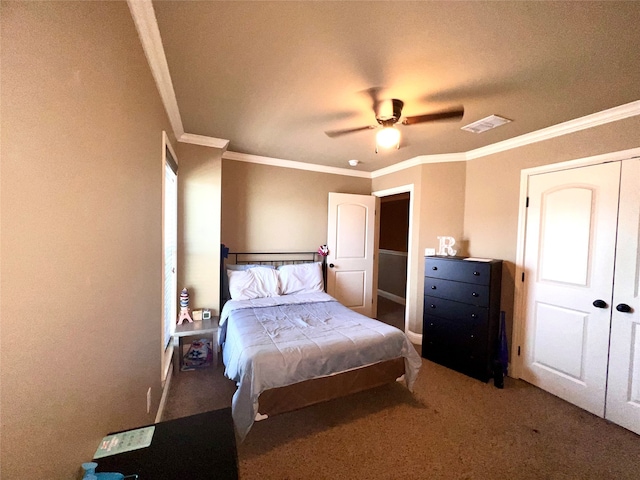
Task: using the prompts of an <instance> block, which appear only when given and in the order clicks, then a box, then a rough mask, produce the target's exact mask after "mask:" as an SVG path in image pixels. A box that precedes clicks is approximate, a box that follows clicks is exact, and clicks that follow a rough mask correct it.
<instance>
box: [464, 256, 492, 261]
mask: <svg viewBox="0 0 640 480" xmlns="http://www.w3.org/2000/svg"><path fill="white" fill-rule="evenodd" d="M463 260H469V261H471V262H490V261H491V259H490V258H476V257H467V258H463Z"/></svg>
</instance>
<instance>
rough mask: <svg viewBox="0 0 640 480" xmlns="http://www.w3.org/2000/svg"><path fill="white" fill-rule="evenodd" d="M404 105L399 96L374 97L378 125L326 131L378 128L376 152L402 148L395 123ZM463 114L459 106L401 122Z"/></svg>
mask: <svg viewBox="0 0 640 480" xmlns="http://www.w3.org/2000/svg"><path fill="white" fill-rule="evenodd" d="M402 107H404V102H403V101H402V100H398V99H397V98H392V99H391V100H386V101H381V102H379V101H378V100H377V98H374V102H373V110H374V112H375V114H376V121H377V122H378V125H367V126H363V127H355V128H345V129H341V130H328V131H326V132H324V133H325V134H326V135H327V136H328V137H330V138H335V137H340V136H342V135H346V134H349V133H355V132H361V131H363V130H372V129H376V128H377V129H379V130H378V133H377V134H376V153H378V147H383V148H391V147H393V146H395V147H396V148H400V131H399V130H398V129H397V128H395V124H396V123H398V121H399V120H400V118H401V116H402ZM463 115H464V107H462V106H459V107H455V108H452V109H449V110H441V111H438V112H432V113H425V114H423V115H415V116H411V117H404V119H403V120H402V122H401V123H402V125H414V124H416V123H426V122H436V121H438V120H451V119H460V118H462V116H463ZM380 127H382V128H380Z"/></svg>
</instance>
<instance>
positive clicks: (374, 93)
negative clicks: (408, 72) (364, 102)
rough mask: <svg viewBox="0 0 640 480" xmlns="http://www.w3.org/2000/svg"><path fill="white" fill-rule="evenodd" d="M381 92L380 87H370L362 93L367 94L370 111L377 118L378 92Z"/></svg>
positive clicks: (378, 107) (378, 106) (378, 108)
mask: <svg viewBox="0 0 640 480" xmlns="http://www.w3.org/2000/svg"><path fill="white" fill-rule="evenodd" d="M382 90H383V88H382V87H371V88H367V89H366V90H363V93H365V94H367V95H368V96H369V98H370V99H371V109H372V110H373V113H374V115H375V116H376V117H377V116H378V113H380V112H379V110H380V92H381V91H382Z"/></svg>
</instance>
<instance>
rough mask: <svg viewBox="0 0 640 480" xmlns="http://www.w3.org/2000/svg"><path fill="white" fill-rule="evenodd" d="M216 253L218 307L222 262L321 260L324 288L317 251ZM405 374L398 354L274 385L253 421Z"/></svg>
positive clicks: (275, 263)
mask: <svg viewBox="0 0 640 480" xmlns="http://www.w3.org/2000/svg"><path fill="white" fill-rule="evenodd" d="M220 252H221V255H220V286H221V287H220V305H221V306H220V308H221V309H222V305H224V303H225V302H226V300H228V299H226V298H224V296H225V295H226V294H225V293H224V292H223V279H225V282H226V265H227V263H229V264H255V265H273V266H276V267H278V266H280V265H292V264H300V263H313V262H318V261H322V267H323V268H322V271H323V276H324V280H325V289H326V278H327V277H326V264H325V262H324V258H325V257H323V256H321V255H320V254H318V252H278V253H274V252H268V253H260V252H230V251H229V249H228V248H227V247H225V245H221V250H220ZM404 373H405V368H404V358H403V357H398V358H394V359H392V360H387V361H385V362H380V363H376V364H374V365H369V366H366V367H361V368H357V369H354V370H350V371H348V372H344V373H339V374H336V375H331V376H329V377H322V378H316V379H312V380H306V381H303V382H299V383H295V384H293V385H288V386H286V387H280V388H274V389H271V390H266V391H264V392H262V394H261V395H260V399H259V415H258V417H257V418H256V420H262V419H264V418H266V417H269V416H272V415H277V414H279V413H284V412H290V411H292V410H297V409H299V408H303V407H308V406H311V405H315V404H317V403H321V402H326V401H328V400H333V399H335V398H339V397H344V396H346V395H350V394H352V393H357V392H361V391H364V390H369V389H371V388H375V387H379V386H382V385H385V384H387V383H393V382H395V381H396V380H398V379H399V378H400V377H402V376H403V375H404Z"/></svg>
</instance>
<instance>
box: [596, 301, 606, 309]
mask: <svg viewBox="0 0 640 480" xmlns="http://www.w3.org/2000/svg"><path fill="white" fill-rule="evenodd" d="M593 306H594V307H596V308H607V302H605V301H604V300H600V299H598V300H595V301H594V302H593Z"/></svg>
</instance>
